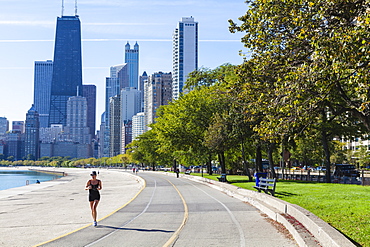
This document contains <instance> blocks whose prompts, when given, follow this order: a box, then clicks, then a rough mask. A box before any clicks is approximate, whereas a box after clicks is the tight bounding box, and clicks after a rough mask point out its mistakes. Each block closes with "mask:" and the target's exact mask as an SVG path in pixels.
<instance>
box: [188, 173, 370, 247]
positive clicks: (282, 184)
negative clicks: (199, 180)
mask: <svg viewBox="0 0 370 247" xmlns="http://www.w3.org/2000/svg"><path fill="white" fill-rule="evenodd" d="M191 175H195V176H201V174H197V173H192V174H191ZM218 176H220V175H212V176H209V175H206V174H204V177H207V178H209V179H213V180H217V177H218ZM227 179H228V181H229V182H230V183H232V184H233V185H235V186H238V187H241V188H245V189H249V190H254V191H256V189H254V188H253V186H254V185H255V182H248V177H246V176H237V175H228V176H227ZM275 196H276V197H277V198H280V199H282V200H284V201H287V202H290V203H294V204H297V205H299V206H301V207H303V208H305V209H307V210H308V211H310V212H312V213H314V214H315V215H317V216H318V217H320V218H321V219H323V220H324V221H326V222H328V223H329V224H330V225H331V226H333V227H334V228H336V229H338V230H339V231H340V232H342V233H343V234H345V235H346V236H348V237H349V238H351V239H352V240H353V241H355V242H356V243H358V245H359V246H369V247H370V186H360V185H349V184H326V183H316V182H304V181H281V180H280V181H279V182H277V184H276V194H275Z"/></svg>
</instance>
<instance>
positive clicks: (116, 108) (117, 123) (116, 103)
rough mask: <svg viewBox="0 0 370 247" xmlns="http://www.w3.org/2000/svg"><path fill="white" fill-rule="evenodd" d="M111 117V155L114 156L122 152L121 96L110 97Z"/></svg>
mask: <svg viewBox="0 0 370 247" xmlns="http://www.w3.org/2000/svg"><path fill="white" fill-rule="evenodd" d="M109 106H110V112H111V114H110V119H109V125H110V126H109V135H110V140H109V142H110V143H109V156H110V157H113V156H116V155H118V154H120V153H121V127H122V124H121V114H120V113H121V111H120V110H121V99H120V96H119V95H117V96H114V97H111V98H110V101H109Z"/></svg>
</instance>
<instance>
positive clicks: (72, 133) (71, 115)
mask: <svg viewBox="0 0 370 247" xmlns="http://www.w3.org/2000/svg"><path fill="white" fill-rule="evenodd" d="M87 112H88V111H87V100H86V98H85V97H81V96H72V97H70V98H69V99H68V102H67V126H66V128H65V132H66V134H67V135H68V137H69V138H68V139H70V140H71V141H72V142H75V143H81V144H91V135H90V129H89V127H88V126H87Z"/></svg>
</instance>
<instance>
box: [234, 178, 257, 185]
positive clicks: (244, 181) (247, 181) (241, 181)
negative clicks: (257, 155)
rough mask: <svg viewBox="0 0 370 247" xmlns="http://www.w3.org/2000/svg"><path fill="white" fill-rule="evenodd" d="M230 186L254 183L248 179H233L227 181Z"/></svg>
mask: <svg viewBox="0 0 370 247" xmlns="http://www.w3.org/2000/svg"><path fill="white" fill-rule="evenodd" d="M227 181H228V182H229V184H237V183H252V182H254V181H249V180H248V179H246V180H232V179H227Z"/></svg>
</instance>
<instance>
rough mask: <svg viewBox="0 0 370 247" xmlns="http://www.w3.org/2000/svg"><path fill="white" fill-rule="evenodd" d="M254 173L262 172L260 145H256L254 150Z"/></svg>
mask: <svg viewBox="0 0 370 247" xmlns="http://www.w3.org/2000/svg"><path fill="white" fill-rule="evenodd" d="M256 172H263V167H262V150H261V145H260V144H258V145H257V148H256Z"/></svg>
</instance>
